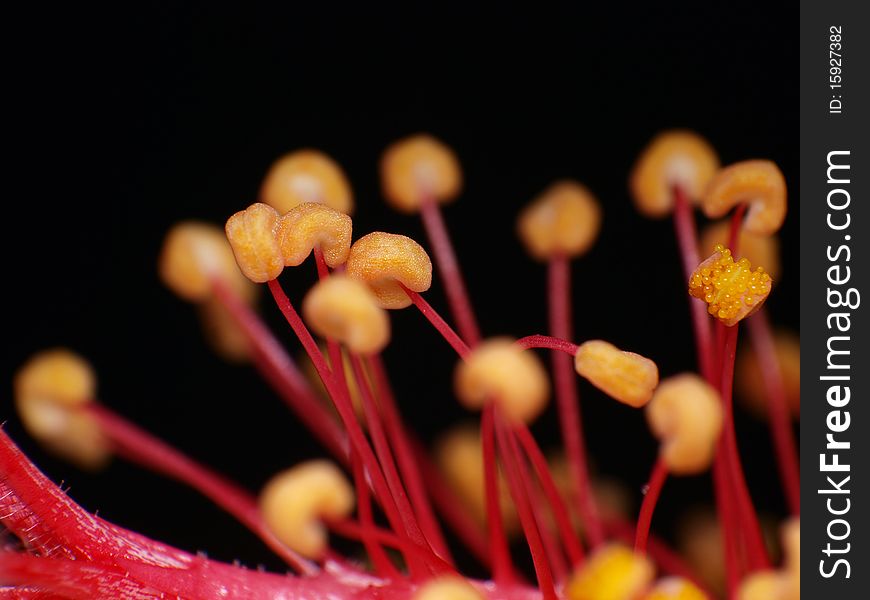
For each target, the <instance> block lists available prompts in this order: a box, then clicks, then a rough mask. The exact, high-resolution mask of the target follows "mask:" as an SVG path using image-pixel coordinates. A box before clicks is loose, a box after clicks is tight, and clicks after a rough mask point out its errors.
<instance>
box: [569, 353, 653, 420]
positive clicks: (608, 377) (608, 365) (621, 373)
mask: <svg viewBox="0 0 870 600" xmlns="http://www.w3.org/2000/svg"><path fill="white" fill-rule="evenodd" d="M574 369H575V370H576V371H577V374H578V375H580V376H581V377H583V378H585V379H587V380H588V381H589V382H590V383H591V384H592V385H594V386H595V387H597V388H598V389H600V390H601V391H603V392H604V393H605V394H607V395H609V396H610V397H612V398H614V399H616V400H619V401H620V402H623V403H624V404H628V405H629V406H633V407H635V408H639V407H641V406H644V405H645V404H646V403H647V402H649V401H650V398H652V395H653V391H654V390H655V388H656V386H657V385H658V383H659V370H658V367H657V366H656V364H655V363H654V362H653V361H651V360H650V359H648V358H646V357H644V356H641V355H640V354H635V353H634V352H626V351H624V350H620V349H619V348H617V347H616V346H614V345H613V344H611V343H609V342H605V341H603V340H590V341H588V342H584V343H583V344H580V346H579V348H578V349H577V354H576V355H574Z"/></svg>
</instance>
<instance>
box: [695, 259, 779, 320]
mask: <svg viewBox="0 0 870 600" xmlns="http://www.w3.org/2000/svg"><path fill="white" fill-rule="evenodd" d="M771 283H772V280H771V278H770V275H768V274H767V272H765V270H764V269H763V268H762V267H758V268H756V269H755V270H754V271H753V270H752V264H751V263H750V262H749V260H748V259H747V258H741V259H740V260H738V261H737V262H735V261H734V259H733V257H732V256H731V251H730V250H728V249H727V248H725V247H724V246H722V245H721V244H719V245H717V246H716V248H715V251H714V252H713V254H712V255H711V256H710V258H708V259H707V260H705V261H704V262H702V263H701V264H700V265H699V266H698V268H697V269H696V270H695V272H694V273H692V276H691V277H690V278H689V295H691V296H692V297H694V298H698V299H701V300H703V301H704V302H706V303H707V312H708V313H710V315H712V316H713V317H715V318H717V319H719V320H720V321H722V322H723V323H724V324H725V325H728V326H729V327H730V326H733V325H735V324H736V323H737V322H738V321H740V320H741V319H743V318H744V317H747V316H749V315H750V314H752V313H753V312H755V311H756V310H758V308H759V307H760V306H761V305H762V303H763V302H764V300H766V299H767V296H768V294H769V293H770V287H771Z"/></svg>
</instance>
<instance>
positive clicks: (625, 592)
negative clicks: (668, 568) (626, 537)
mask: <svg viewBox="0 0 870 600" xmlns="http://www.w3.org/2000/svg"><path fill="white" fill-rule="evenodd" d="M654 575H655V567H654V566H653V564H652V562H651V561H650V560H649V559H648V558H647V557H646V556H645V555H642V554H637V553H635V552H633V551H632V550H631V549H630V548H628V547H626V546H623V545H620V544H609V545H606V546H601V547H599V548H598V549H597V550H595V552H593V553H592V554H591V555H590V556H589V558H588V559H587V560H586V562H584V563H583V565H582V566H580V568H579V569H577V571H576V572H575V573H574V574H573V575H572V576H571V578H570V579H569V581H568V585H567V586H566V588H565V596H566V597H567V598H568V600H627V599H628V598H637V597H639V596H640V595H641V594H642V593H643V591H644V590H645V589H646V588H647V587H648V586H649V584H650V583H651V582H652V580H653V577H654Z"/></svg>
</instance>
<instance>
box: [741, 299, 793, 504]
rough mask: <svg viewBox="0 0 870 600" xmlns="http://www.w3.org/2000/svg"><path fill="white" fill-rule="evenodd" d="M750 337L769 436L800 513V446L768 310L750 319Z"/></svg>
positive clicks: (790, 498) (785, 484)
mask: <svg viewBox="0 0 870 600" xmlns="http://www.w3.org/2000/svg"><path fill="white" fill-rule="evenodd" d="M747 325H748V326H749V336H750V338H751V340H752V346H753V347H754V348H755V356H756V358H757V360H758V365H759V369H760V370H761V379H762V381H763V383H764V386H765V388H766V390H767V396H768V398H769V399H770V402H769V404H768V423H769V424H770V434H771V438H772V439H773V445H774V449H775V451H776V461H777V464H778V466H779V475H780V478H781V479H782V485H783V488H785V497H786V501H787V502H788V507H789V510H790V511H791V513H792V515H795V516H797V515H799V514H800V512H801V483H800V463H799V460H798V453H797V443H796V442H795V439H794V430H792V426H791V416H790V415H789V410H788V404H787V402H786V397H785V387H784V385H783V381H782V371H781V369H780V364H779V359H778V358H777V356H776V347H775V346H774V343H773V332H772V331H771V328H770V320H769V319H768V317H767V311H766V310H765V308H764V307H762V308H761V310H759V311H758V312H757V313H756V314H755V315H754V316H753V317H752V318H751V319H749V320H748V322H747Z"/></svg>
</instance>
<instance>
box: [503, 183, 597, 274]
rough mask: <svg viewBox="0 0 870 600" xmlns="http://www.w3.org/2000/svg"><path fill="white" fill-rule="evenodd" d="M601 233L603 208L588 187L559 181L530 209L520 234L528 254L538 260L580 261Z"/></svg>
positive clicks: (521, 218)
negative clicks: (578, 257) (570, 259)
mask: <svg viewBox="0 0 870 600" xmlns="http://www.w3.org/2000/svg"><path fill="white" fill-rule="evenodd" d="M600 229H601V207H600V206H599V204H598V200H596V198H595V196H593V195H592V192H590V191H589V189H588V188H586V186H584V185H581V184H579V183H577V182H575V181H568V180H566V181H559V182H556V183H554V184H553V185H551V186H550V187H548V188H547V189H546V190H544V192H543V193H542V194H541V195H540V196H538V197H537V198H535V200H533V201H532V203H531V204H530V205H529V206H527V207H526V208H525V209H524V210H523V211H522V212H521V213H520V216H519V219H518V220H517V231H518V233H519V236H520V239H521V240H522V241H523V244H525V246H526V250H528V252H529V254H531V255H532V256H533V257H535V258H536V259H538V260H547V259H549V258H552V257H554V256H567V257H577V256H580V255H582V254H584V253H586V251H587V250H589V248H590V247H591V246H592V244H594V243H595V240H596V238H597V237H598V232H599V231H600Z"/></svg>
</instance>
